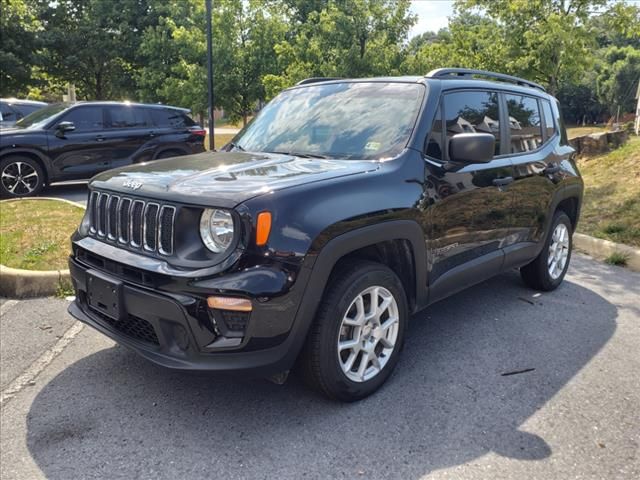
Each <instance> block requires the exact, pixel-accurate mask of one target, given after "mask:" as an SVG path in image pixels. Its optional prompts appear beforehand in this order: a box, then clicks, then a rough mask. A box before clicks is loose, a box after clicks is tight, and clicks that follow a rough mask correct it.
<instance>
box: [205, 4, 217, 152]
mask: <svg viewBox="0 0 640 480" xmlns="http://www.w3.org/2000/svg"><path fill="white" fill-rule="evenodd" d="M211 1H212V0H204V2H205V6H206V10H207V90H208V93H209V150H212V151H213V150H215V148H216V142H215V139H214V136H213V38H212V33H213V31H212V27H211V21H212V8H211Z"/></svg>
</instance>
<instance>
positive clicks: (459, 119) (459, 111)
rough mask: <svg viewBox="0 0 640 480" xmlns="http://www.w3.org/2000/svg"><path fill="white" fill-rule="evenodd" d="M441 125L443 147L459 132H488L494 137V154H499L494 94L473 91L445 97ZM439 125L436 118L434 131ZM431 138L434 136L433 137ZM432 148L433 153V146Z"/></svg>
mask: <svg viewBox="0 0 640 480" xmlns="http://www.w3.org/2000/svg"><path fill="white" fill-rule="evenodd" d="M444 122H445V128H446V136H445V138H444V141H445V144H446V145H447V146H448V144H449V140H450V139H451V138H452V137H453V136H455V135H458V134H459V133H474V132H478V133H490V134H491V135H493V137H494V138H495V147H494V152H495V154H496V155H500V102H499V98H498V94H497V93H495V92H480V91H473V92H454V93H449V94H446V95H445V96H444ZM440 123H441V121H439V119H438V118H436V121H435V122H434V126H433V130H434V131H436V129H437V128H438V125H439V124H440ZM433 138H434V139H436V138H437V137H436V136H435V135H434V137H433ZM440 138H442V137H440ZM432 148H433V149H434V151H437V150H436V149H435V146H432ZM427 149H429V145H427ZM436 158H438V157H436Z"/></svg>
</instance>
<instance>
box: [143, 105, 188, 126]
mask: <svg viewBox="0 0 640 480" xmlns="http://www.w3.org/2000/svg"><path fill="white" fill-rule="evenodd" d="M149 113H150V114H151V119H152V120H153V124H154V125H156V126H158V127H170V128H185V127H191V126H193V125H195V122H194V121H193V120H191V118H189V116H188V115H187V114H186V113H184V112H182V111H180V110H173V109H171V108H150V109H149Z"/></svg>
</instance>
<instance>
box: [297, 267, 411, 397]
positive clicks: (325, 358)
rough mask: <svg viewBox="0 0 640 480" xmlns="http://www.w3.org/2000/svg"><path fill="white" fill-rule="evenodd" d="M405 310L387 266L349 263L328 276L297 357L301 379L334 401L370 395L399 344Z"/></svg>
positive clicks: (384, 377) (388, 369)
mask: <svg viewBox="0 0 640 480" xmlns="http://www.w3.org/2000/svg"><path fill="white" fill-rule="evenodd" d="M407 319H408V308H407V301H406V296H405V292H404V289H403V287H402V282H401V281H400V279H399V278H398V276H397V275H396V274H395V273H394V272H393V271H392V270H391V269H389V268H388V267H386V266H384V265H381V264H378V263H374V262H364V261H363V262H354V263H350V264H348V265H345V266H343V267H342V268H340V269H339V270H338V272H337V273H336V274H335V275H333V276H332V283H331V284H330V285H329V286H328V287H327V290H326V292H325V295H324V297H323V299H322V302H321V304H320V306H319V308H318V312H317V314H316V318H315V321H314V324H313V326H312V327H311V331H310V332H309V336H308V338H307V342H306V345H305V349H304V351H303V353H302V357H301V359H300V360H301V367H302V372H303V375H304V378H305V381H306V382H307V383H308V384H309V385H310V386H311V387H313V388H315V389H316V390H319V391H320V392H321V393H323V394H325V395H326V396H327V397H329V398H331V399H334V400H341V401H345V402H353V401H356V400H360V399H362V398H364V397H366V396H368V395H371V394H372V393H373V392H375V391H376V390H377V389H378V388H380V387H381V386H382V384H383V383H384V382H385V381H386V380H387V378H388V377H389V376H390V375H391V373H392V371H393V369H394V367H395V365H396V363H397V362H398V356H399V354H400V350H401V348H402V344H403V341H404V332H405V328H406V324H407Z"/></svg>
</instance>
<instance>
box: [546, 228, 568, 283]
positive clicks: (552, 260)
mask: <svg viewBox="0 0 640 480" xmlns="http://www.w3.org/2000/svg"><path fill="white" fill-rule="evenodd" d="M567 258H569V229H568V228H567V226H566V225H565V224H564V223H559V224H558V225H557V226H556V228H555V230H554V231H553V235H552V237H551V244H550V245H549V256H548V258H547V268H548V269H549V275H550V276H551V278H552V279H553V280H556V279H557V278H558V277H559V276H560V275H562V272H563V271H564V267H565V265H566V264H567Z"/></svg>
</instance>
